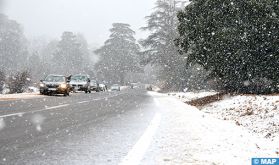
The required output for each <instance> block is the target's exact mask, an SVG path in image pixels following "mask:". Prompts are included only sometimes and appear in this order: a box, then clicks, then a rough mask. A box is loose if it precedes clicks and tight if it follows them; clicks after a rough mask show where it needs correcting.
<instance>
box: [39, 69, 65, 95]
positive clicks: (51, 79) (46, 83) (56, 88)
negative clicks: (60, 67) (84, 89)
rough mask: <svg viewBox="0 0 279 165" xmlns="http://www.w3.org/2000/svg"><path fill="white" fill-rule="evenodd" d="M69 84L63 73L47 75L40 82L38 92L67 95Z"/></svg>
mask: <svg viewBox="0 0 279 165" xmlns="http://www.w3.org/2000/svg"><path fill="white" fill-rule="evenodd" d="M69 93H70V85H69V81H68V80H67V77H65V76H63V75H54V74H50V75H48V76H47V77H46V78H45V79H44V80H41V83H40V94H43V95H45V94H63V95H64V96H69Z"/></svg>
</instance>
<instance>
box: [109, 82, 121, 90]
mask: <svg viewBox="0 0 279 165" xmlns="http://www.w3.org/2000/svg"><path fill="white" fill-rule="evenodd" d="M110 90H111V91H120V85H118V84H113V85H112V86H111V87H110Z"/></svg>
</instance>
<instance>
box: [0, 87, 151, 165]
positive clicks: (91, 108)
mask: <svg viewBox="0 0 279 165" xmlns="http://www.w3.org/2000/svg"><path fill="white" fill-rule="evenodd" d="M155 115H156V108H154V100H153V98H152V97H151V96H150V95H148V93H147V92H146V91H145V90H143V89H126V90H123V91H120V92H100V93H91V94H84V93H77V94H71V96H70V97H63V96H45V97H39V98H32V99H18V100H10V101H0V164H20V165H22V164H119V163H121V162H122V164H125V161H124V163H123V159H124V158H125V157H127V155H128V153H129V152H130V150H131V148H133V146H134V145H135V144H136V143H137V142H138V140H139V139H140V137H141V136H142V135H143V134H144V132H145V131H146V128H147V127H148V126H149V125H150V122H152V120H154V116H155ZM126 164H128V163H127V162H126Z"/></svg>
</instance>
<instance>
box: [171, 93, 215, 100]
mask: <svg viewBox="0 0 279 165" xmlns="http://www.w3.org/2000/svg"><path fill="white" fill-rule="evenodd" d="M215 94H217V92H215V91H203V92H185V93H184V92H177V93H175V92H173V93H169V94H168V95H169V96H174V97H176V98H178V99H180V100H181V101H183V102H187V101H191V100H195V99H198V98H203V97H206V96H211V95H215Z"/></svg>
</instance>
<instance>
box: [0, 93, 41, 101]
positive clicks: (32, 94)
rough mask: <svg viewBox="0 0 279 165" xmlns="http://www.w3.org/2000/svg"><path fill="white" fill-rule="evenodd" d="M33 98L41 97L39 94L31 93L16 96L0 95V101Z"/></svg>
mask: <svg viewBox="0 0 279 165" xmlns="http://www.w3.org/2000/svg"><path fill="white" fill-rule="evenodd" d="M34 97H43V95H40V94H39V92H33V93H17V94H0V101H5V100H14V99H29V98H34Z"/></svg>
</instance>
